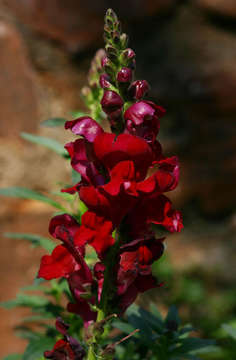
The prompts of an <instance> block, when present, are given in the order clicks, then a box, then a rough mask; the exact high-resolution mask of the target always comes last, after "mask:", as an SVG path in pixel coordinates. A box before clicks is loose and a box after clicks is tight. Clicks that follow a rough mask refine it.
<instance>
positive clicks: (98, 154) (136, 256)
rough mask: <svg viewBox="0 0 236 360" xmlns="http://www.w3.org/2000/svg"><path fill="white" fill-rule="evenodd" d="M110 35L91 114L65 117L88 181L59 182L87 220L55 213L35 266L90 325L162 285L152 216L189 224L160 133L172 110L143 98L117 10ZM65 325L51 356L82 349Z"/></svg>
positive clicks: (94, 80)
mask: <svg viewBox="0 0 236 360" xmlns="http://www.w3.org/2000/svg"><path fill="white" fill-rule="evenodd" d="M104 37H105V41H106V46H105V49H106V53H104V52H99V54H98V55H97V57H96V60H94V62H93V65H92V70H91V71H90V80H89V83H90V89H89V88H88V89H87V95H86V98H87V100H88V102H87V103H88V105H89V106H90V110H91V116H83V117H80V118H78V119H75V120H72V121H67V122H66V123H65V128H66V129H69V130H71V131H72V133H73V134H75V135H76V136H79V137H80V138H78V139H76V140H75V141H73V142H69V143H68V144H66V146H65V148H66V149H67V151H68V153H69V156H70V158H71V166H72V168H73V169H74V170H75V171H77V172H78V173H80V174H81V181H79V182H78V184H75V185H74V186H72V187H70V188H66V189H63V190H62V191H66V192H69V193H78V195H79V197H80V200H81V201H83V202H84V204H85V205H86V206H87V208H88V210H87V211H86V212H85V213H84V214H83V215H82V217H81V224H78V223H77V221H76V220H75V218H74V217H73V216H71V215H68V214H63V215H58V216H56V217H54V218H53V219H52V221H51V223H50V226H49V232H50V234H51V235H52V236H53V237H54V238H56V239H58V240H60V241H61V244H60V245H57V246H56V247H55V249H54V250H53V252H52V254H51V255H45V256H43V258H42V260H41V265H40V269H39V275H38V276H39V277H43V278H45V279H54V278H60V277H64V278H66V279H67V281H68V284H69V288H70V291H71V294H72V300H71V302H70V303H69V304H68V305H67V310H68V311H69V312H72V313H74V314H77V315H79V316H80V317H81V318H82V319H83V321H84V326H85V327H88V326H90V325H92V324H93V323H94V322H96V321H98V320H97V319H100V318H101V312H102V314H103V316H104V317H105V318H106V317H107V316H109V315H111V314H112V313H113V312H114V304H116V307H117V308H116V311H117V314H118V315H122V314H123V313H124V311H125V310H126V309H127V307H128V306H130V305H131V304H132V303H133V302H134V301H135V299H136V297H137V296H138V294H140V293H143V292H145V291H147V290H149V289H152V288H155V287H158V286H160V285H161V284H160V283H159V281H158V280H157V279H156V278H155V277H154V276H153V274H152V267H151V265H152V264H153V262H154V261H157V260H158V259H159V258H160V257H161V256H162V254H163V251H164V245H163V241H164V238H161V239H158V238H156V237H155V231H154V227H153V226H152V225H153V224H157V225H159V226H162V227H163V228H165V229H166V230H167V231H169V232H170V233H172V232H179V231H180V230H181V229H182V228H183V223H182V215H181V213H180V212H179V211H178V210H175V209H174V208H173V206H172V203H171V201H170V200H169V199H168V197H167V196H166V195H165V194H166V193H167V192H170V191H172V190H174V189H175V188H176V186H177V185H178V181H179V163H178V158H177V157H176V156H171V157H168V158H166V157H165V156H164V155H163V150H162V147H161V144H160V143H159V141H158V139H157V136H158V133H159V128H160V119H161V117H162V116H163V115H164V114H165V110H164V109H163V108H162V107H161V106H159V105H156V104H155V103H154V102H152V101H149V100H143V98H144V96H146V95H147V91H148V89H149V85H148V83H147V82H146V81H145V80H136V81H133V77H134V68H135V53H134V51H133V50H132V49H130V48H128V47H127V46H128V44H127V42H128V38H127V36H126V34H122V32H121V28H120V23H119V21H118V19H117V17H116V15H115V14H114V12H113V11H112V10H109V11H108V13H107V16H106V21H105V36H104ZM132 81H133V82H132ZM93 86H95V87H96V89H95V87H94V88H93ZM93 90H94V91H93ZM95 90H96V91H95ZM98 99H99V100H98ZM101 109H102V110H103V112H104V113H105V114H106V116H107V120H108V122H109V123H110V125H111V132H106V131H104V129H103V128H102V126H101V125H100V124H99V123H98V122H97V121H96V120H95V119H101V118H102V117H104V114H103V113H102V110H101ZM89 246H92V247H93V249H94V250H95V252H96V254H97V259H96V263H95V265H94V266H92V267H91V266H88V264H87V263H86V261H85V253H86V251H85V250H86V248H87V247H89ZM98 309H99V311H97V310H98ZM60 329H61V333H62V335H63V336H64V339H62V340H59V342H57V343H56V345H55V346H54V349H53V350H52V351H51V352H47V353H46V358H51V359H58V360H59V359H60V360H66V359H72V360H73V359H74V360H80V359H82V357H79V356H81V355H78V351H77V350H75V348H73V345H72V340H71V339H70V338H69V337H68V335H67V329H66V328H65V327H63V325H60ZM90 329H92V328H91V327H90ZM94 338H96V339H97V337H96V336H95V337H94ZM89 346H93V344H92V345H89ZM76 351H77V352H76ZM76 356H77V357H76Z"/></svg>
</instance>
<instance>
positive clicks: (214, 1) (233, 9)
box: [194, 0, 236, 18]
mask: <svg viewBox="0 0 236 360" xmlns="http://www.w3.org/2000/svg"><path fill="white" fill-rule="evenodd" d="M194 3H196V5H198V6H199V7H201V8H203V9H206V10H208V11H210V12H213V13H218V14H220V15H223V16H229V17H234V18H235V17H236V1H235V0H195V1H194Z"/></svg>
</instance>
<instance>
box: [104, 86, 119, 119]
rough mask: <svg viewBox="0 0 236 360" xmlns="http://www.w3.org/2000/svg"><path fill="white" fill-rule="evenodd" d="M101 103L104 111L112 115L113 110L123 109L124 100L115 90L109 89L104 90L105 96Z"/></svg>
mask: <svg viewBox="0 0 236 360" xmlns="http://www.w3.org/2000/svg"><path fill="white" fill-rule="evenodd" d="M101 105H102V109H103V111H104V112H105V113H106V114H107V115H111V114H112V113H113V112H117V110H121V109H122V107H123V105H124V102H123V100H122V98H121V97H120V95H118V94H117V93H116V92H115V91H112V90H107V91H105V92H104V95H103V98H102V100H101Z"/></svg>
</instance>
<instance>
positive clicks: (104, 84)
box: [99, 74, 111, 89]
mask: <svg viewBox="0 0 236 360" xmlns="http://www.w3.org/2000/svg"><path fill="white" fill-rule="evenodd" d="M109 80H110V78H109V75H107V74H102V75H101V76H100V79H99V84H100V86H101V88H102V89H108V88H109V87H110V86H111V83H110V81H109Z"/></svg>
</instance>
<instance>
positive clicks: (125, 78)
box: [117, 67, 133, 83]
mask: <svg viewBox="0 0 236 360" xmlns="http://www.w3.org/2000/svg"><path fill="white" fill-rule="evenodd" d="M132 77H133V72H132V70H131V69H130V68H128V67H123V68H122V69H121V70H120V71H119V72H118V74H117V81H118V82H120V83H129V82H131V81H132Z"/></svg>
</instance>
